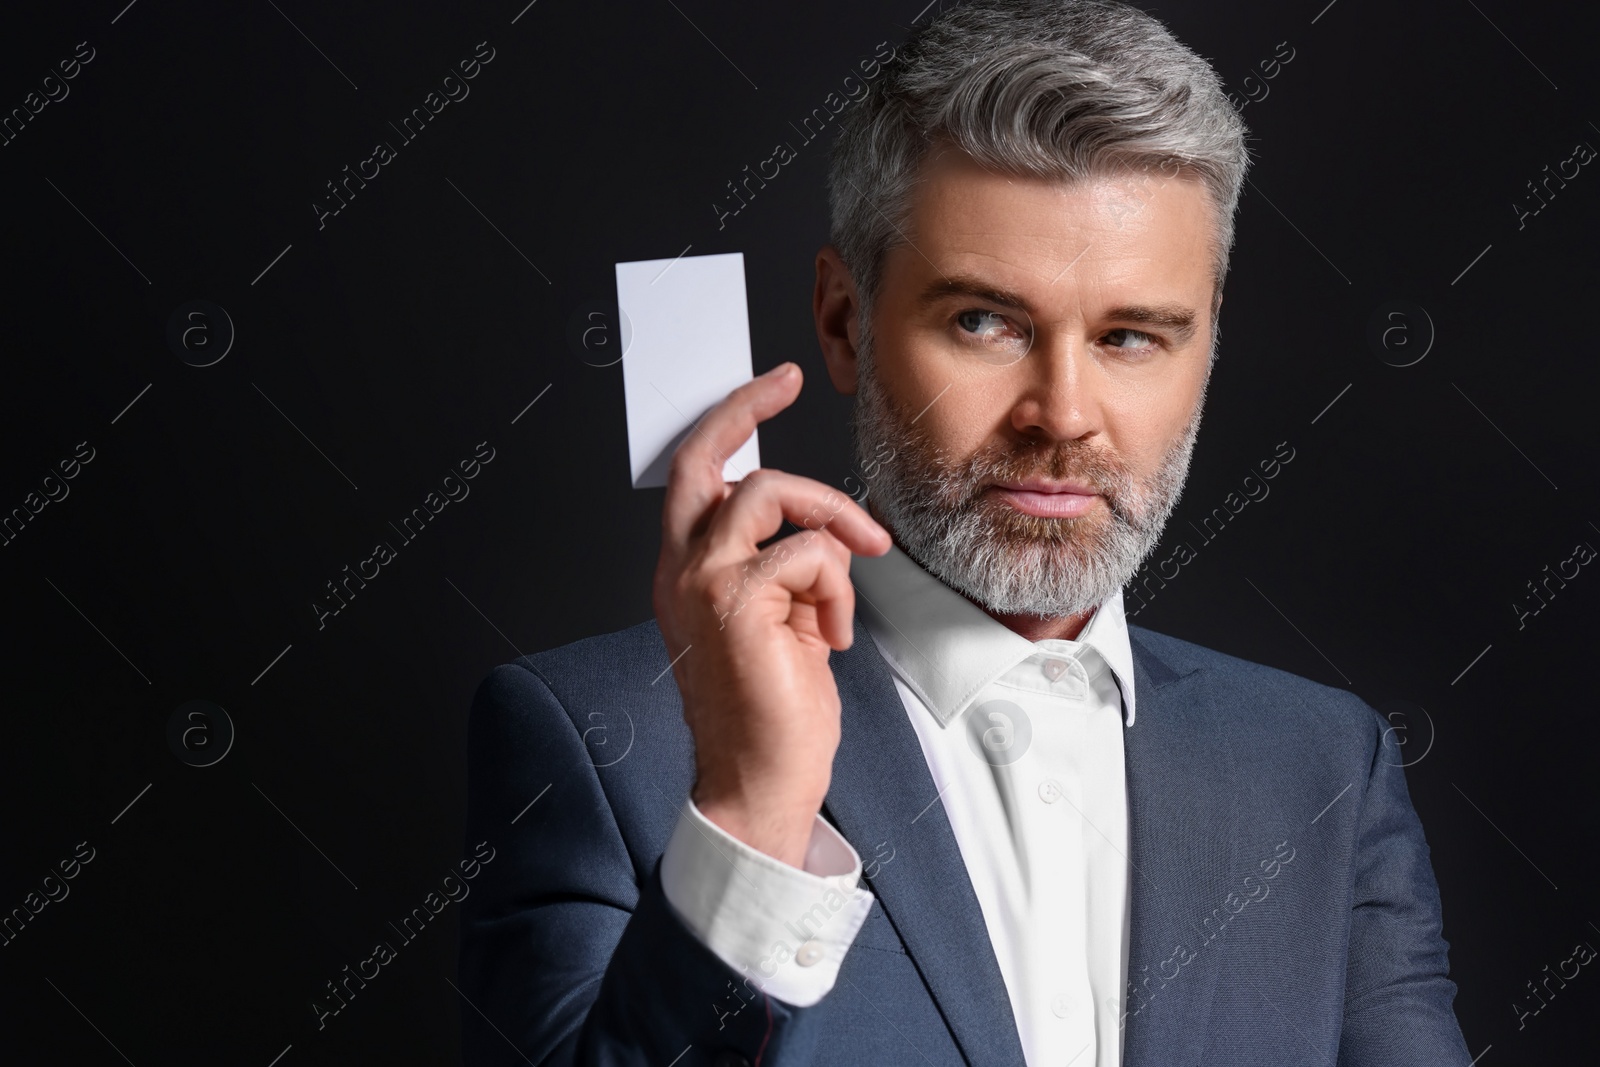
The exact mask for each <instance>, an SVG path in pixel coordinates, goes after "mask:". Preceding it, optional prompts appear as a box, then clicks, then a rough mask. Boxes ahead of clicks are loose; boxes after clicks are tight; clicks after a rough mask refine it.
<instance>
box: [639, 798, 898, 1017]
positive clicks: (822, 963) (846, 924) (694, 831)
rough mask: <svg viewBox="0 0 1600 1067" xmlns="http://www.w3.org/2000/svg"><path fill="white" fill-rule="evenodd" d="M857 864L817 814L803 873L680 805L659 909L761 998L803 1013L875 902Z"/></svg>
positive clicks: (832, 975)
mask: <svg viewBox="0 0 1600 1067" xmlns="http://www.w3.org/2000/svg"><path fill="white" fill-rule="evenodd" d="M860 881H861V857H860V856H859V855H857V854H856V850H855V849H854V848H852V847H850V842H848V841H846V840H845V839H844V837H843V836H841V835H840V833H839V831H837V830H835V829H834V828H833V827H832V826H830V825H828V822H827V820H826V819H824V818H823V817H822V816H821V815H818V816H817V817H816V822H815V823H813V824H812V827H811V840H810V842H809V844H808V845H807V847H806V857H805V866H804V867H803V868H800V867H791V866H790V865H789V864H787V863H784V862H783V861H782V860H779V859H775V858H774V857H772V856H769V855H767V854H766V853H764V852H760V851H758V850H756V849H754V848H752V847H750V846H749V845H747V844H745V843H744V842H743V841H740V840H739V839H738V838H736V837H734V836H733V835H732V834H730V833H728V832H727V831H726V830H724V829H722V827H720V826H718V825H717V824H716V823H714V822H712V821H711V820H710V819H708V818H706V817H705V815H703V814H702V813H701V811H700V809H699V808H697V807H695V803H694V801H692V800H686V801H685V802H684V805H683V809H682V810H681V811H680V812H679V814H678V823H677V826H676V827H675V828H674V830H673V831H672V837H671V839H670V840H669V841H668V842H667V850H666V852H665V853H664V854H663V855H662V857H661V888H662V889H663V890H664V891H665V893H666V897H667V902H668V903H669V904H671V905H672V908H673V910H674V911H675V912H676V913H677V914H678V917H679V918H680V919H682V920H683V923H684V925H685V926H687V927H688V928H689V929H690V931H692V932H693V933H694V935H695V937H697V938H698V939H699V940H700V942H701V943H702V944H704V945H705V946H706V947H707V948H709V949H710V950H711V951H712V952H713V953H715V954H716V956H717V957H718V958H719V959H721V960H722V962H724V963H726V964H727V965H728V966H730V967H732V968H733V969H734V970H736V971H738V972H740V973H741V974H743V975H744V976H745V981H746V983H747V984H749V985H753V986H755V987H756V988H758V989H760V990H761V991H762V992H763V993H766V994H767V995H768V996H773V997H777V998H778V999H779V1000H781V1001H784V1002H785V1003H788V1004H792V1005H794V1006H796V1007H801V1008H808V1007H810V1006H812V1005H813V1004H816V1003H817V1002H818V1001H820V1000H821V999H822V998H823V997H824V996H826V995H827V994H828V992H829V991H830V990H831V989H833V985H834V982H836V981H837V980H838V977H839V967H840V966H841V965H842V964H843V963H844V954H845V951H846V950H847V949H849V947H850V945H851V943H852V942H853V941H854V940H855V936H856V933H857V932H858V931H859V930H860V929H861V924H862V923H863V922H865V921H866V918H867V912H868V911H869V910H871V908H872V903H873V901H874V899H876V898H875V897H874V896H873V895H872V893H871V891H870V890H867V889H864V888H861V886H860Z"/></svg>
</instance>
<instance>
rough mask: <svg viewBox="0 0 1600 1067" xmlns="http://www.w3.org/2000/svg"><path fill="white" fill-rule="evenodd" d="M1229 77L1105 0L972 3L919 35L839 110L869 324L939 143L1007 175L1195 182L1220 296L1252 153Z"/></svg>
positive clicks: (848, 211) (844, 248)
mask: <svg viewBox="0 0 1600 1067" xmlns="http://www.w3.org/2000/svg"><path fill="white" fill-rule="evenodd" d="M1245 133H1246V130H1245V126H1244V122H1243V121H1242V120H1241V119H1240V118H1239V115H1238V113H1237V112H1236V111H1235V110H1234V108H1233V106H1232V105H1231V104H1230V103H1229V102H1228V99H1227V96H1226V94H1225V92H1224V90H1223V87H1222V81H1221V79H1220V78H1218V77H1217V74H1216V72H1215V71H1214V70H1212V68H1211V66H1210V64H1209V63H1207V62H1206V61H1205V60H1204V59H1203V58H1201V57H1200V56H1199V55H1197V54H1195V53H1194V52H1193V51H1192V50H1190V49H1189V48H1188V47H1187V46H1185V45H1184V44H1182V43H1181V42H1179V41H1178V40H1177V38H1175V37H1173V36H1172V34H1171V33H1170V32H1169V31H1168V30H1167V28H1166V27H1165V26H1163V25H1162V24H1161V23H1160V22H1158V21H1157V20H1156V19H1154V18H1152V17H1151V16H1149V15H1147V14H1145V13H1144V12H1142V11H1139V10H1137V9H1135V8H1132V7H1129V6H1127V5H1126V4H1121V3H1116V2H1114V0H975V2H973V3H969V4H966V5H963V6H961V7H958V8H955V9H954V10H952V11H950V12H948V13H945V14H942V15H940V16H938V17H937V18H935V19H934V20H933V21H932V22H930V23H928V24H927V25H926V26H924V27H922V28H921V29H919V30H917V31H915V32H914V33H913V34H912V35H911V37H910V38H909V39H908V40H907V41H906V43H905V44H904V45H903V46H902V47H901V48H900V49H899V50H898V51H897V53H896V56H895V60H894V62H893V63H891V64H889V65H888V66H887V67H886V75H885V76H884V77H883V78H881V79H878V80H877V81H875V82H872V83H870V89H869V91H868V93H867V95H866V96H865V97H864V98H863V99H862V100H861V101H860V102H859V103H857V104H856V105H855V106H854V107H852V108H850V109H849V110H848V111H847V112H846V113H845V115H844V116H843V118H842V120H841V124H840V132H839V139H838V141H837V142H836V143H835V146H834V152H833V161H832V168H831V171H830V173H829V178H828V186H829V200H830V205H831V208H832V212H833V232H832V240H833V243H834V245H835V247H836V248H838V250H839V255H840V257H841V258H842V259H843V260H844V263H845V266H846V267H848V268H849V270H850V273H851V275H852V276H853V278H854V279H855V282H856V287H857V290H858V292H859V294H860V297H861V303H862V308H861V311H862V322H863V325H865V324H866V320H867V318H868V315H867V309H868V308H870V306H871V304H872V301H873V298H874V297H875V296H876V294H877V288H878V283H879V280H880V277H879V276H880V273H881V268H882V263H883V257H884V253H885V252H887V251H888V250H889V249H890V248H891V247H893V246H894V245H895V243H896V242H897V240H898V241H906V240H908V239H909V238H907V237H906V236H905V231H906V228H907V226H908V220H909V216H910V207H911V190H912V187H913V185H914V184H915V182H916V178H917V172H918V169H919V168H920V167H921V165H922V163H923V161H924V160H925V159H926V157H927V155H928V153H929V152H930V150H932V149H933V147H934V146H935V145H936V144H938V143H940V142H948V143H950V144H952V145H953V146H954V147H956V148H958V149H960V150H961V151H963V152H965V153H966V154H967V155H969V156H971V157H972V158H973V159H974V160H976V161H977V162H979V163H980V164H982V165H984V166H987V167H990V168H992V169H995V170H998V171H1001V172H1003V173H1009V174H1020V175H1028V176H1037V177H1044V178H1059V179H1063V180H1068V181H1074V180H1081V179H1084V178H1087V177H1091V176H1099V175H1104V174H1108V173H1118V172H1125V171H1129V170H1133V171H1141V170H1148V169H1149V168H1150V167H1159V168H1160V169H1161V170H1162V171H1163V172H1164V173H1166V176H1168V177H1176V176H1180V175H1181V176H1184V177H1190V178H1197V179H1199V180H1200V181H1201V183H1202V184H1203V185H1204V187H1205V189H1206V191H1207V193H1208V196H1209V199H1210V200H1211V203H1212V207H1213V209H1214V212H1215V216H1216V226H1217V241H1216V256H1215V261H1214V264H1213V269H1214V272H1215V279H1216V287H1217V292H1218V294H1219V295H1220V293H1221V286H1222V279H1223V277H1224V276H1225V275H1226V274H1227V270H1228V253H1229V251H1230V250H1231V249H1232V247H1233V215H1234V209H1235V208H1236V207H1237V205H1238V202H1239V191H1240V187H1241V186H1242V185H1243V184H1244V175H1245V170H1246V168H1247V167H1248V165H1249V153H1248V150H1247V149H1246V147H1245V140H1244V139H1245Z"/></svg>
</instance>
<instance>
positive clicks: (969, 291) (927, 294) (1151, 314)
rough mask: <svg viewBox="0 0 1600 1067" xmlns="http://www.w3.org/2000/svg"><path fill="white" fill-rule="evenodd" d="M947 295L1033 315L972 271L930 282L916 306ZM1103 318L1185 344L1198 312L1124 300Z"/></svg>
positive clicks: (1019, 299)
mask: <svg viewBox="0 0 1600 1067" xmlns="http://www.w3.org/2000/svg"><path fill="white" fill-rule="evenodd" d="M950 296H970V297H975V298H977V299H979V300H987V301H989V302H990V303H992V304H1000V305H1002V306H1004V307H1013V308H1017V309H1019V310H1021V311H1025V312H1027V313H1028V316H1029V317H1030V318H1031V317H1033V315H1034V309H1033V305H1032V304H1030V303H1029V302H1028V299H1027V298H1026V297H1024V296H1023V295H1022V294H1021V293H1017V292H1013V291H1012V290H1010V289H1003V288H1000V287H998V286H994V285H991V284H989V283H988V282H986V281H984V280H983V279H982V278H979V277H977V276H975V275H970V274H951V275H947V276H945V277H943V278H940V279H939V280H938V281H935V282H932V283H931V284H929V286H928V287H927V288H926V289H924V290H923V291H922V293H921V294H920V295H919V296H918V297H917V301H916V303H917V307H918V308H926V307H928V306H929V305H931V304H936V303H938V302H939V301H940V300H943V299H945V298H946V297H950ZM1101 317H1102V318H1104V319H1107V320H1111V321H1115V322H1125V323H1129V324H1132V325H1137V326H1150V327H1153V328H1155V329H1159V330H1166V331H1168V332H1169V333H1171V334H1172V337H1173V343H1174V344H1178V345H1183V344H1187V343H1188V342H1189V340H1190V339H1191V338H1193V337H1194V333H1195V325H1196V321H1197V319H1198V318H1199V316H1198V315H1197V314H1196V313H1195V311H1194V309H1193V308H1187V307H1184V306H1182V305H1181V304H1124V305H1122V306H1120V307H1114V308H1111V309H1110V310H1108V311H1107V312H1106V313H1105V314H1104V315H1103V316H1101Z"/></svg>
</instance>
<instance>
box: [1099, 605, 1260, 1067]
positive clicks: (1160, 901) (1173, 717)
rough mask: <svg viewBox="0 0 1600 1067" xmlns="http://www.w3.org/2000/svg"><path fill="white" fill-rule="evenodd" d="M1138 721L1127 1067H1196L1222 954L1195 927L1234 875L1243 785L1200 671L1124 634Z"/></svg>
mask: <svg viewBox="0 0 1600 1067" xmlns="http://www.w3.org/2000/svg"><path fill="white" fill-rule="evenodd" d="M1129 639H1130V642H1131V644H1132V648H1133V660H1134V687H1135V693H1136V695H1137V698H1138V717H1137V720H1136V722H1135V724H1134V725H1133V726H1132V727H1129V728H1126V730H1125V732H1124V735H1123V738H1124V753H1125V758H1126V760H1127V768H1128V832H1129V846H1130V855H1129V860H1130V863H1131V866H1132V871H1131V875H1130V877H1131V881H1132V894H1131V896H1132V908H1131V919H1130V937H1129V949H1128V985H1129V988H1128V993H1127V1003H1126V1005H1125V1006H1124V1010H1125V1011H1127V1012H1128V1015H1127V1017H1126V1030H1125V1033H1124V1041H1123V1064H1124V1067H1171V1065H1173V1064H1189V1063H1195V1062H1198V1061H1199V1059H1200V1057H1201V1055H1202V1054H1203V1052H1204V1044H1205V1038H1206V1034H1207V1030H1208V1026H1207V1016H1208V1013H1209V1010H1210V1005H1211V998H1212V993H1213V991H1214V990H1215V987H1216V980H1217V974H1218V971H1219V969H1220V968H1219V959H1220V957H1221V955H1222V951H1221V949H1222V946H1221V945H1220V944H1217V943H1208V942H1207V937H1208V936H1209V935H1211V934H1212V931H1213V930H1214V929H1215V926H1213V927H1207V926H1205V925H1204V921H1205V920H1206V919H1207V918H1209V917H1211V915H1212V912H1213V909H1220V908H1222V907H1224V904H1225V901H1226V900H1227V897H1228V894H1229V893H1230V892H1237V891H1240V888H1241V887H1240V886H1239V885H1238V884H1236V882H1234V881H1232V880H1231V879H1232V873H1231V872H1233V871H1235V870H1237V867H1236V865H1235V860H1236V858H1237V857H1236V854H1235V853H1236V843H1237V839H1238V835H1237V833H1236V832H1235V830H1236V826H1235V822H1236V818H1237V798H1238V791H1239V788H1240V783H1239V781H1238V778H1237V776H1236V774H1235V766H1234V759H1233V755H1232V752H1231V751H1230V748H1229V738H1228V737H1227V735H1226V733H1225V730H1224V728H1223V726H1222V723H1223V722H1225V721H1226V716H1224V715H1222V714H1219V713H1218V710H1217V709H1214V708H1213V707H1212V706H1211V704H1210V702H1209V700H1208V695H1209V694H1208V688H1207V684H1206V683H1207V681H1208V678H1207V675H1206V672H1204V671H1202V670H1199V669H1195V670H1192V671H1190V672H1188V673H1186V674H1181V675H1180V674H1178V673H1177V672H1175V671H1174V670H1173V669H1172V668H1171V667H1169V666H1168V665H1167V664H1166V663H1164V662H1163V661H1162V660H1160V659H1159V658H1158V657H1157V656H1156V655H1155V654H1154V653H1153V652H1152V651H1151V650H1150V648H1149V647H1148V646H1147V645H1146V644H1145V643H1144V642H1142V641H1141V640H1140V638H1139V634H1138V629H1137V628H1134V627H1130V628H1129Z"/></svg>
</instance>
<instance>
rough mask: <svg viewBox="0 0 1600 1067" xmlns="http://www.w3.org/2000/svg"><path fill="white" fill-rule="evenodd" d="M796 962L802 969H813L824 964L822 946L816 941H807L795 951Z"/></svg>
mask: <svg viewBox="0 0 1600 1067" xmlns="http://www.w3.org/2000/svg"><path fill="white" fill-rule="evenodd" d="M794 961H795V962H796V963H798V964H799V965H800V966H802V967H811V966H814V965H816V964H818V963H820V962H822V946H821V945H820V944H819V943H817V942H816V941H815V940H812V941H807V942H806V943H805V944H803V945H801V946H800V947H799V948H798V949H796V950H795V954H794Z"/></svg>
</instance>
